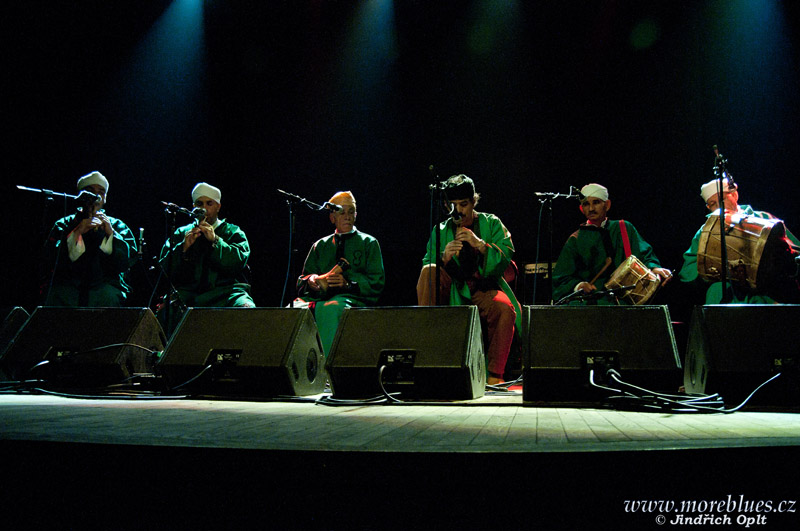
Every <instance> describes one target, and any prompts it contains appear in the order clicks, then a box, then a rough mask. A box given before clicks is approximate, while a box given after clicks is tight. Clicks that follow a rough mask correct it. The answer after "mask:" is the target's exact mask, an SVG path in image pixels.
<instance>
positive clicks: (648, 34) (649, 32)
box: [630, 19, 661, 50]
mask: <svg viewBox="0 0 800 531" xmlns="http://www.w3.org/2000/svg"><path fill="white" fill-rule="evenodd" d="M660 36H661V28H660V26H659V25H658V23H657V22H656V21H654V20H652V19H645V20H641V21H639V22H638V23H637V24H636V25H635V26H634V27H633V30H632V31H631V36H630V44H631V46H632V47H633V48H635V49H636V50H644V49H646V48H650V47H651V46H653V45H654V44H655V43H656V41H657V40H658V38H659V37H660Z"/></svg>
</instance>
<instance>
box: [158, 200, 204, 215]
mask: <svg viewBox="0 0 800 531" xmlns="http://www.w3.org/2000/svg"><path fill="white" fill-rule="evenodd" d="M161 204H162V205H164V206H165V207H166V208H167V210H169V211H170V212H180V213H181V214H186V215H187V216H191V217H195V214H194V211H193V210H189V209H187V208H183V207H182V206H178V205H176V204H175V203H167V202H166V201H161ZM195 210H196V209H195ZM204 211H205V210H204ZM203 215H205V214H203Z"/></svg>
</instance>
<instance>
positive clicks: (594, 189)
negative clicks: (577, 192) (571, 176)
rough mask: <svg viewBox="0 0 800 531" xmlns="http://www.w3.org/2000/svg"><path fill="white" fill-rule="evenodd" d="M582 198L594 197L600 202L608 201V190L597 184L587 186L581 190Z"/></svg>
mask: <svg viewBox="0 0 800 531" xmlns="http://www.w3.org/2000/svg"><path fill="white" fill-rule="evenodd" d="M581 195H583V197H596V198H598V199H600V200H601V201H608V188H606V187H605V186H602V185H599V184H597V183H591V184H587V185H586V186H584V187H583V188H581Z"/></svg>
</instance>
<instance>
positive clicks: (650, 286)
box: [605, 255, 661, 305]
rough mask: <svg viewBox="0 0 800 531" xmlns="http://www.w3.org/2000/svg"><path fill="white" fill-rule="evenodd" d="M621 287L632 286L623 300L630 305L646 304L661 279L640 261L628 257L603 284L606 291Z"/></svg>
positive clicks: (654, 292)
mask: <svg viewBox="0 0 800 531" xmlns="http://www.w3.org/2000/svg"><path fill="white" fill-rule="evenodd" d="M623 286H634V287H633V289H630V290H628V291H627V292H626V293H625V295H624V296H623V297H622V299H623V300H625V301H627V302H628V303H630V304H637V305H639V304H647V301H649V300H650V299H652V298H653V295H655V294H656V291H658V288H659V286H661V279H660V278H659V276H658V275H656V274H655V273H653V272H652V271H651V270H650V269H649V268H648V267H647V266H646V265H644V263H642V261H641V260H639V259H638V258H636V257H635V256H634V255H630V256H629V257H628V258H626V259H625V261H624V262H622V263H621V264H620V265H619V267H617V269H616V270H615V271H614V272H613V273H612V274H611V278H609V279H608V282H606V284H605V287H606V288H607V289H611V288H621V287H623Z"/></svg>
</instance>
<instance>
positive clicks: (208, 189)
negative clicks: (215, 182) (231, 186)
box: [192, 183, 222, 203]
mask: <svg viewBox="0 0 800 531" xmlns="http://www.w3.org/2000/svg"><path fill="white" fill-rule="evenodd" d="M203 196H206V197H208V198H211V199H213V200H214V201H216V202H217V203H219V202H220V200H221V199H222V192H221V191H220V189H219V188H217V187H216V186H211V185H210V184H208V183H197V184H196V185H195V187H194V188H193V189H192V203H194V202H195V201H197V198H198V197H203Z"/></svg>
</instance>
